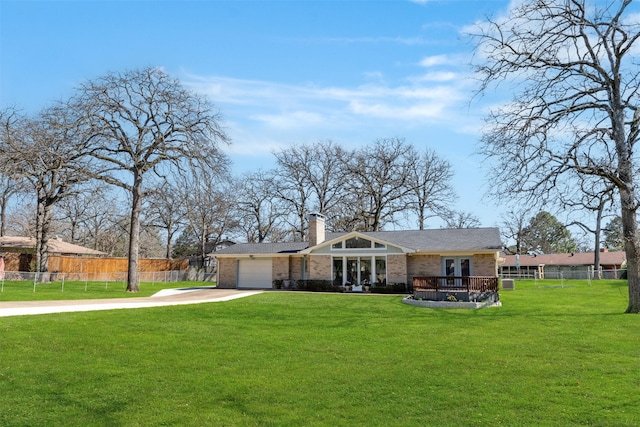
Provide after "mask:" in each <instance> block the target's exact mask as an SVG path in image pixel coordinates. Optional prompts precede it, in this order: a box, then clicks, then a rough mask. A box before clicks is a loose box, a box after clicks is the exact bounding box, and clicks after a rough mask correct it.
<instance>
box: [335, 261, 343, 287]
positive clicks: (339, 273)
mask: <svg viewBox="0 0 640 427" xmlns="http://www.w3.org/2000/svg"><path fill="white" fill-rule="evenodd" d="M342 277H343V270H342V258H334V259H333V284H334V285H335V286H342V284H343V283H344V282H343V280H342Z"/></svg>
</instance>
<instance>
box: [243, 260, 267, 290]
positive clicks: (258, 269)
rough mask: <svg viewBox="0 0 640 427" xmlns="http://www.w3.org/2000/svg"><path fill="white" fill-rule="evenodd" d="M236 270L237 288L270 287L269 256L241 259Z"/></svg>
mask: <svg viewBox="0 0 640 427" xmlns="http://www.w3.org/2000/svg"><path fill="white" fill-rule="evenodd" d="M238 270H239V271H238V287H239V288H260V289H271V287H272V286H271V258H252V259H241V260H240V264H239V266H238Z"/></svg>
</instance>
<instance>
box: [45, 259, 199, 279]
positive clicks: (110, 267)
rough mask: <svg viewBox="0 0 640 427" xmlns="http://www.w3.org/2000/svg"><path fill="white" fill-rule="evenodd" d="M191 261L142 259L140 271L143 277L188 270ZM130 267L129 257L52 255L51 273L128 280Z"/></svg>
mask: <svg viewBox="0 0 640 427" xmlns="http://www.w3.org/2000/svg"><path fill="white" fill-rule="evenodd" d="M188 267H189V261H188V260H186V259H146V258H145V259H140V260H138V272H139V274H140V276H141V280H142V277H144V276H145V273H154V274H157V273H159V272H174V271H186V270H187V269H188ZM127 269H128V260H127V258H82V257H71V256H57V255H54V256H50V257H49V272H50V274H52V275H53V274H62V275H65V276H69V275H82V276H83V277H85V278H86V279H85V280H89V281H93V280H113V281H119V280H123V279H122V278H123V277H124V278H125V280H126V276H127Z"/></svg>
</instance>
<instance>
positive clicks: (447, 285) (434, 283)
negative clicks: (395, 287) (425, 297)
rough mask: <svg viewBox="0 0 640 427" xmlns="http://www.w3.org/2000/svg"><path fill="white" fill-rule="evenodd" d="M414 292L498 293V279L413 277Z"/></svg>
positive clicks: (479, 277)
mask: <svg viewBox="0 0 640 427" xmlns="http://www.w3.org/2000/svg"><path fill="white" fill-rule="evenodd" d="M413 289H414V290H429V291H445V292H446V291H466V292H490V291H494V292H498V278H497V277H484V276H432V277H414V278H413Z"/></svg>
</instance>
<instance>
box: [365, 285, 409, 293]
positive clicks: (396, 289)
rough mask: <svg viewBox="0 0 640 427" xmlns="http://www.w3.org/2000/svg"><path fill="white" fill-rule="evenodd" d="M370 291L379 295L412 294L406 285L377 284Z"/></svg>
mask: <svg viewBox="0 0 640 427" xmlns="http://www.w3.org/2000/svg"><path fill="white" fill-rule="evenodd" d="M370 290H371V292H373V293H377V294H407V293H409V292H410V289H409V287H408V286H407V284H406V283H390V284H383V283H376V284H375V285H373V286H372V287H371V289H370Z"/></svg>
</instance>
